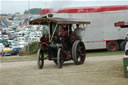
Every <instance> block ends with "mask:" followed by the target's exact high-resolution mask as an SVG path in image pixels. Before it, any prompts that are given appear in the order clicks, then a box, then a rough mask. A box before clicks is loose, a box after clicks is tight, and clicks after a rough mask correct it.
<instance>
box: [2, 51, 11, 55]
mask: <svg viewBox="0 0 128 85" xmlns="http://www.w3.org/2000/svg"><path fill="white" fill-rule="evenodd" d="M10 55H11V51H4V52H3V53H2V56H10Z"/></svg>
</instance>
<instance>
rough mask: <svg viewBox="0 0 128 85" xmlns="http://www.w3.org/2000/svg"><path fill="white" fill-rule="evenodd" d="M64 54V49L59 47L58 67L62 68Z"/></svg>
mask: <svg viewBox="0 0 128 85" xmlns="http://www.w3.org/2000/svg"><path fill="white" fill-rule="evenodd" d="M62 56H63V54H62V49H61V48H59V49H58V52H57V65H58V68H62V66H63V57H62Z"/></svg>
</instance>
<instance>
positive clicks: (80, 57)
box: [72, 40, 86, 65]
mask: <svg viewBox="0 0 128 85" xmlns="http://www.w3.org/2000/svg"><path fill="white" fill-rule="evenodd" d="M72 58H73V61H74V63H75V64H76V65H79V64H83V63H84V61H85V58H86V49H85V46H84V43H83V42H82V41H80V40H77V41H75V42H74V44H73V47H72Z"/></svg>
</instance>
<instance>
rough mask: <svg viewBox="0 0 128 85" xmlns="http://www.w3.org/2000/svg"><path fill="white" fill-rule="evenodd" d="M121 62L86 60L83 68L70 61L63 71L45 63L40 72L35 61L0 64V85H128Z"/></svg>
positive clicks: (111, 58)
mask: <svg viewBox="0 0 128 85" xmlns="http://www.w3.org/2000/svg"><path fill="white" fill-rule="evenodd" d="M122 58H123V55H118V56H100V57H98V56H97V57H87V59H86V63H85V64H83V65H74V64H73V62H72V61H70V62H67V63H65V64H64V66H63V68H62V69H58V68H57V66H56V65H55V64H54V63H53V62H52V61H47V60H46V61H45V66H44V69H42V70H39V69H38V68H37V64H36V61H24V62H9V63H0V85H128V78H124V75H123V64H122Z"/></svg>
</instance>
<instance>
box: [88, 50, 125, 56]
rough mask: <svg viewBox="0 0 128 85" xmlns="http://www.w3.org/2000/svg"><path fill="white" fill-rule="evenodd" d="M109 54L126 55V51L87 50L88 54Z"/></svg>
mask: <svg viewBox="0 0 128 85" xmlns="http://www.w3.org/2000/svg"><path fill="white" fill-rule="evenodd" d="M109 55H124V51H114V52H108V51H106V50H102V51H87V56H109Z"/></svg>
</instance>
